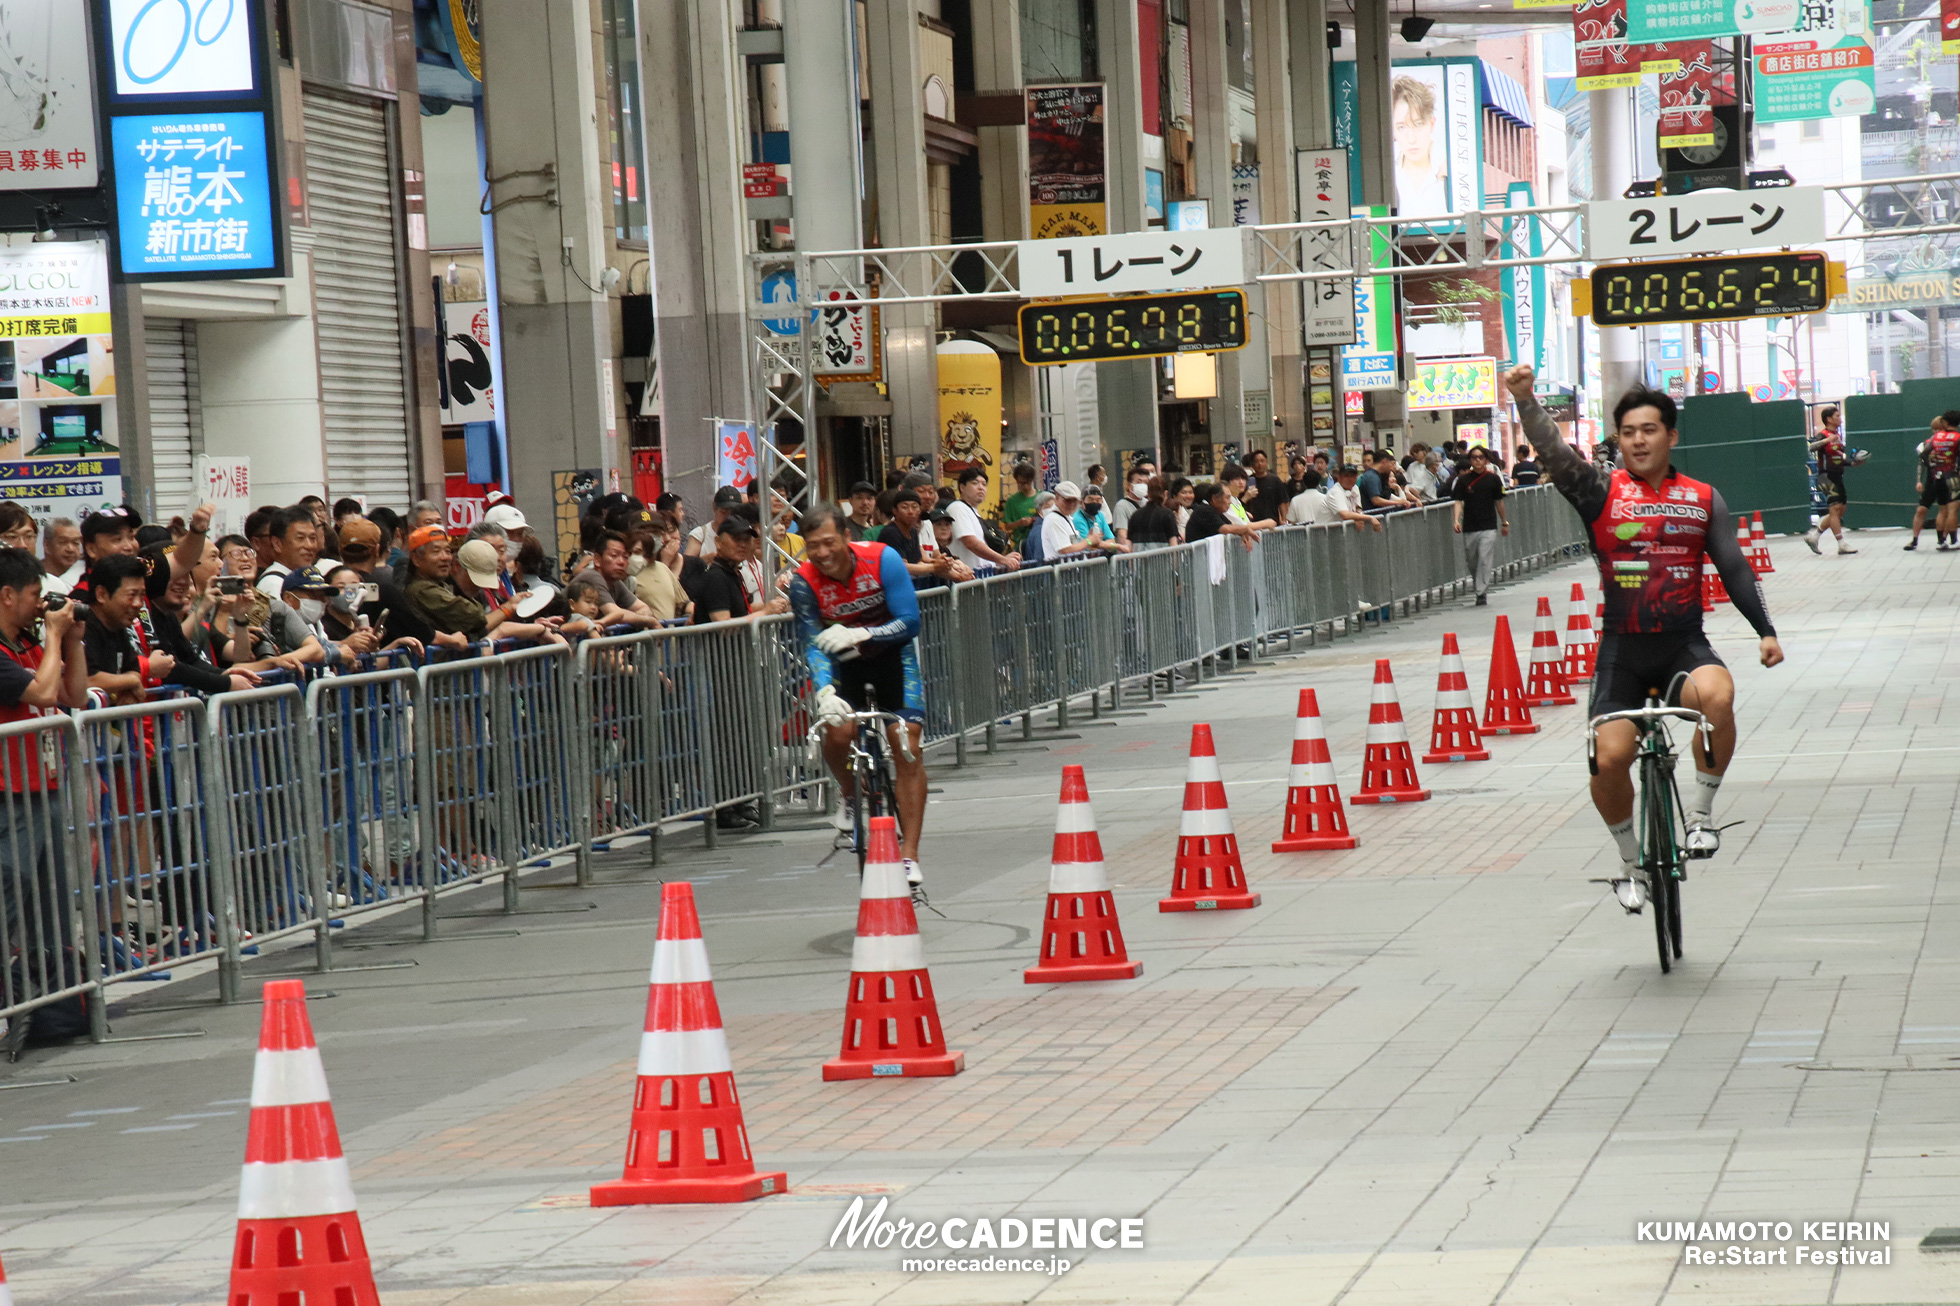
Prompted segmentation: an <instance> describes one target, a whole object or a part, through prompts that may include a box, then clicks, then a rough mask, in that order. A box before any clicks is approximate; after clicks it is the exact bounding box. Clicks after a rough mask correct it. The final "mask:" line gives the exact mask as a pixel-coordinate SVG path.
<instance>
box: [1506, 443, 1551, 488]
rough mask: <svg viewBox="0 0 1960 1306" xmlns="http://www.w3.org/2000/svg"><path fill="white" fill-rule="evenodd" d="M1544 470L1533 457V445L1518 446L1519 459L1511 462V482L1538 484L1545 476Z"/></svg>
mask: <svg viewBox="0 0 1960 1306" xmlns="http://www.w3.org/2000/svg"><path fill="white" fill-rule="evenodd" d="M1544 474H1545V473H1544V470H1543V469H1542V468H1540V467H1539V466H1538V464H1537V463H1536V462H1535V461H1534V460H1533V459H1532V457H1531V446H1530V445H1528V444H1521V445H1519V446H1518V459H1517V461H1516V462H1514V463H1512V464H1511V484H1513V485H1521V486H1522V485H1536V484H1538V482H1539V480H1540V479H1541V478H1542V477H1543V476H1544Z"/></svg>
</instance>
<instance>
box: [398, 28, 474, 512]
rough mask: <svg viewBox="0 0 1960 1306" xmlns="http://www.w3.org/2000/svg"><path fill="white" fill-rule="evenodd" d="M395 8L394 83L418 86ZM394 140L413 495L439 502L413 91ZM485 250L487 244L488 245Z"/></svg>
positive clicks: (437, 334) (411, 33)
mask: <svg viewBox="0 0 1960 1306" xmlns="http://www.w3.org/2000/svg"><path fill="white" fill-rule="evenodd" d="M389 4H390V7H391V8H392V9H393V10H394V36H395V41H394V49H393V55H394V61H395V84H396V85H398V86H414V85H415V75H416V74H415V68H416V56H415V6H414V3H413V0H389ZM395 141H396V148H397V150H398V151H399V152H400V166H401V171H402V180H401V184H402V198H403V201H404V208H405V210H406V212H407V213H408V215H409V220H408V222H407V223H406V227H407V233H406V234H407V237H408V239H407V241H406V243H405V248H404V249H403V251H402V255H403V257H402V281H403V288H402V298H403V300H404V301H405V307H406V308H407V309H408V341H409V368H410V372H409V377H408V382H409V392H408V393H407V394H406V395H404V396H403V399H404V400H405V401H406V407H407V409H408V440H409V466H410V468H411V469H412V473H413V477H414V479H413V481H412V484H413V485H414V487H415V495H416V497H417V498H420V499H432V500H434V501H436V502H438V503H440V502H441V501H442V498H443V466H442V388H441V383H440V381H438V379H437V377H436V370H437V368H439V367H440V366H441V365H442V357H443V324H442V323H440V322H438V321H436V296H435V285H434V277H433V275H432V269H431V267H430V261H429V223H428V219H427V216H426V215H427V212H428V182H427V176H428V170H427V168H426V166H425V164H424V162H423V149H422V115H421V113H420V112H419V111H418V110H417V108H416V102H415V99H414V97H412V96H404V97H403V99H402V100H401V102H400V103H399V105H398V106H397V110H396V113H395ZM485 248H486V249H487V248H488V246H486V247H485Z"/></svg>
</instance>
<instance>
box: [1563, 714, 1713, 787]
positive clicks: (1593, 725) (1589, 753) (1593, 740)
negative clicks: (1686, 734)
mask: <svg viewBox="0 0 1960 1306" xmlns="http://www.w3.org/2000/svg"><path fill="white" fill-rule="evenodd" d="M1666 717H1673V718H1674V719H1675V720H1677V721H1686V722H1688V723H1689V724H1690V725H1692V726H1693V727H1694V728H1695V729H1697V730H1699V731H1701V737H1702V746H1703V747H1705V748H1707V749H1708V750H1709V755H1710V756H1713V755H1714V748H1715V727H1714V726H1712V725H1710V724H1709V723H1708V718H1707V717H1705V716H1703V715H1702V714H1701V713H1699V712H1697V711H1695V710H1694V709H1693V708H1691V707H1636V708H1629V709H1628V710H1626V711H1624V712H1602V713H1600V714H1599V715H1598V716H1596V717H1594V718H1593V719H1592V720H1590V721H1588V722H1586V765H1587V766H1588V767H1589V768H1592V769H1593V771H1594V774H1597V773H1598V771H1597V763H1596V761H1595V759H1596V758H1597V757H1598V755H1599V747H1598V736H1599V728H1600V727H1601V726H1602V725H1605V724H1606V723H1607V722H1608V721H1646V722H1655V721H1659V720H1661V719H1663V718H1666Z"/></svg>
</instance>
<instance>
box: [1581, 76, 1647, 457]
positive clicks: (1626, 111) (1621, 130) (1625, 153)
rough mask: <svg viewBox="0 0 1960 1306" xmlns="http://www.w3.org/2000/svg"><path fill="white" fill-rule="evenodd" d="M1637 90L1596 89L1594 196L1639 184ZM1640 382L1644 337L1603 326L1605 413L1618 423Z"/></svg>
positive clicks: (1602, 406)
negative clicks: (1618, 407) (1618, 409)
mask: <svg viewBox="0 0 1960 1306" xmlns="http://www.w3.org/2000/svg"><path fill="white" fill-rule="evenodd" d="M1632 97H1633V92H1632V91H1626V90H1621V91H1593V92H1592V93H1591V105H1592V167H1593V175H1592V193H1593V198H1594V199H1618V198H1619V197H1620V195H1621V193H1622V192H1624V191H1625V190H1626V188H1627V186H1628V185H1630V184H1631V183H1632V181H1633V147H1634V142H1633V122H1634V118H1633V99H1632ZM1639 382H1640V336H1639V332H1638V330H1637V329H1636V328H1634V327H1601V328H1599V385H1600V399H1601V404H1600V414H1601V417H1602V418H1603V419H1604V420H1605V421H1607V422H1610V421H1612V414H1613V405H1614V404H1615V403H1616V402H1617V401H1618V400H1619V397H1620V396H1621V395H1623V394H1625V393H1626V392H1627V391H1628V390H1629V389H1631V388H1632V387H1633V386H1635V385H1637V384H1639Z"/></svg>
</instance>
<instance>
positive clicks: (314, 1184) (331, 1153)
mask: <svg viewBox="0 0 1960 1306" xmlns="http://www.w3.org/2000/svg"><path fill="white" fill-rule="evenodd" d="M264 997H265V1011H264V1014H263V1015H262V1016H261V1017H260V1020H259V1054H258V1059H257V1061H256V1062H255V1063H254V1064H253V1066H252V1122H251V1125H250V1127H249V1129H248V1131H247V1133H246V1140H245V1166H244V1170H243V1171H242V1172H241V1174H240V1175H239V1182H238V1238H237V1241H236V1242H235V1243H234V1244H233V1247H232V1258H231V1291H230V1293H229V1294H228V1295H227V1296H226V1298H225V1301H226V1303H227V1306H292V1303H295V1302H298V1301H301V1300H305V1301H308V1302H315V1301H318V1302H331V1303H333V1306H380V1300H381V1298H380V1296H379V1295H378V1294H377V1293H376V1292H375V1290H374V1269H373V1267H372V1266H371V1265H370V1264H369V1263H368V1250H367V1241H366V1239H364V1238H363V1237H362V1236H361V1217H360V1216H359V1215H357V1214H356V1213H355V1210H354V1182H353V1180H352V1178H350V1177H349V1175H348V1171H347V1158H346V1157H345V1156H344V1155H343V1154H342V1153H341V1150H340V1131H339V1130H338V1129H336V1128H335V1127H334V1119H333V1103H332V1101H331V1100H329V1098H328V1096H327V1072H326V1070H325V1068H324V1067H323V1066H322V1065H321V1063H320V1049H319V1046H318V1045H317V1044H316V1043H314V1041H313V1025H312V1022H311V1021H309V1020H308V1019H307V1016H306V986H305V985H304V984H303V983H301V982H300V981H299V980H271V981H269V982H268V983H267V984H266V986H265V992H264Z"/></svg>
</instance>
